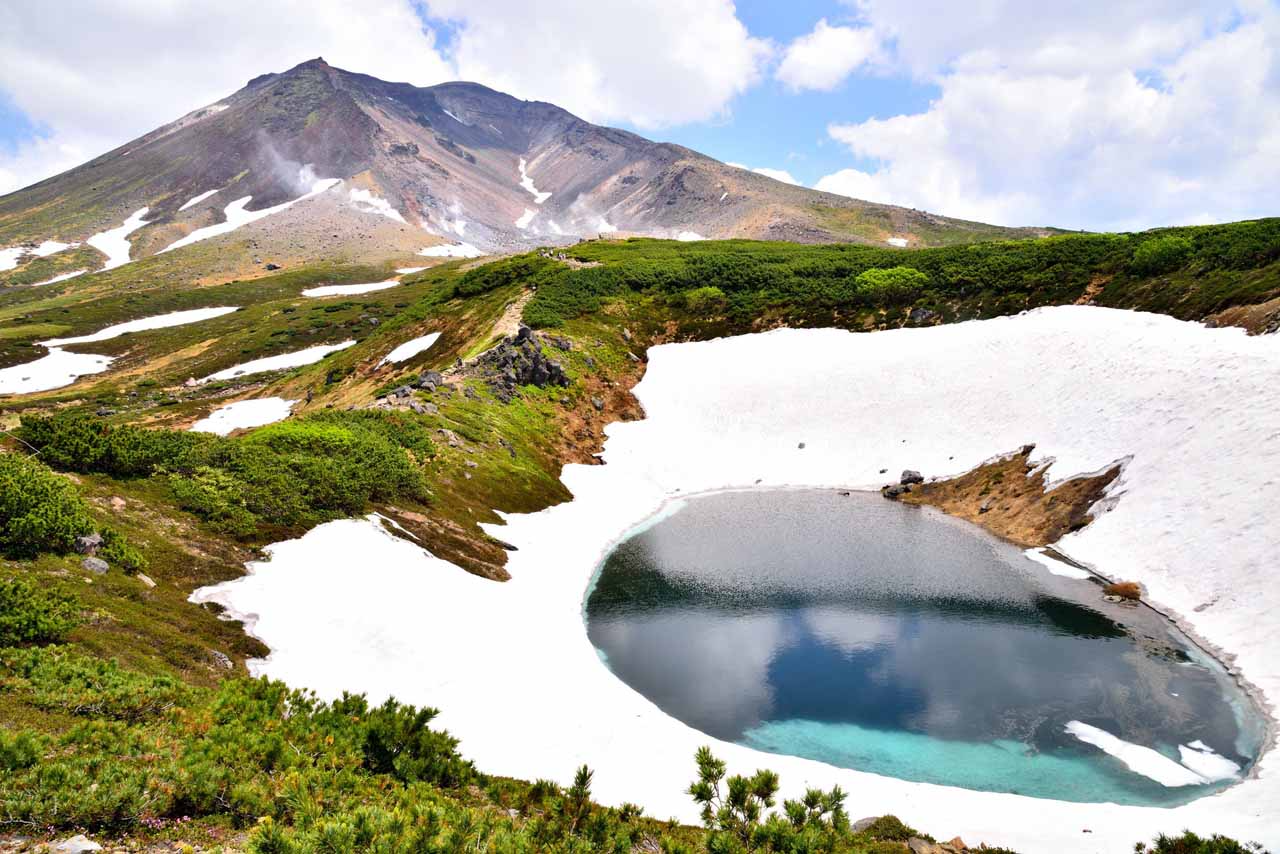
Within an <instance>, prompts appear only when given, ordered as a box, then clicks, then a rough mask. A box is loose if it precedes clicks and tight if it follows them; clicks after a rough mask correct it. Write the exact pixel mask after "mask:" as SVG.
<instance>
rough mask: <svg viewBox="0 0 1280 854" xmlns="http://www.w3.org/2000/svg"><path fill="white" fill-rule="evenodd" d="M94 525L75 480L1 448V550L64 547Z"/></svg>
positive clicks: (19, 552)
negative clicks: (72, 481)
mask: <svg viewBox="0 0 1280 854" xmlns="http://www.w3.org/2000/svg"><path fill="white" fill-rule="evenodd" d="M92 531H93V520H92V519H91V518H90V517H89V508H88V506H87V505H86V504H85V502H84V499H83V498H81V497H80V493H79V492H77V491H76V488H75V485H74V484H72V483H71V482H70V481H68V480H67V479H66V478H65V477H59V476H58V475H56V474H54V473H53V472H52V471H50V470H49V468H48V466H45V465H44V464H43V463H41V462H39V461H38V460H35V459H32V458H31V457H27V456H24V455H23V454H16V453H14V454H9V453H0V554H3V555H5V556H6V557H11V558H31V557H35V556H36V555H37V554H39V553H40V552H54V553H58V554H61V553H65V552H68V551H70V550H71V548H72V546H74V545H75V540H76V537H79V536H82V535H84V534H88V533H91V532H92Z"/></svg>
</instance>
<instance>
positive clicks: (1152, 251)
mask: <svg viewBox="0 0 1280 854" xmlns="http://www.w3.org/2000/svg"><path fill="white" fill-rule="evenodd" d="M1194 249H1195V246H1194V245H1193V244H1192V242H1191V241H1190V240H1188V239H1187V238H1185V237H1178V236H1176V235H1169V236H1167V237H1156V238H1152V239H1150V240H1146V241H1143V242H1142V243H1141V244H1139V246H1138V248H1137V249H1135V250H1134V251H1133V260H1132V261H1131V262H1130V263H1129V269H1131V270H1132V271H1133V272H1135V273H1137V274H1138V275H1140V276H1159V275H1163V274H1165V273H1172V272H1173V271H1174V270H1176V269H1178V268H1179V267H1181V266H1182V265H1183V264H1185V263H1186V262H1187V259H1188V258H1190V257H1191V253H1192V252H1193V251H1194Z"/></svg>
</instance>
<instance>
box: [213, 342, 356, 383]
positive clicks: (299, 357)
mask: <svg viewBox="0 0 1280 854" xmlns="http://www.w3.org/2000/svg"><path fill="white" fill-rule="evenodd" d="M355 343H356V342H355V341H343V342H342V343H341V344H317V345H316V346H314V347H308V348H307V349H305V350H294V351H293V352H292V353H281V354H279V355H277V356H267V357H265V358H262V359H254V360H253V361H252V362H245V363H244V364H243V365H236V366H235V367H232V368H227V369H226V370H225V371H218V372H217V373H216V374H210V375H209V376H207V377H205V378H204V379H202V380H200V382H202V383H207V382H209V381H211V380H230V379H235V378H236V377H247V376H248V375H250V374H262V373H266V372H267V371H280V370H284V369H285V368H300V367H302V366H303V365H310V364H313V363H315V362H318V361H320V360H321V359H323V358H324V357H325V356H327V355H329V354H330V353H336V352H338V351H339V350H345V349H347V348H348V347H350V346H351V345H353V344H355Z"/></svg>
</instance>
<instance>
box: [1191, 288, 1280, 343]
mask: <svg viewBox="0 0 1280 854" xmlns="http://www.w3.org/2000/svg"><path fill="white" fill-rule="evenodd" d="M1205 325H1207V326H1240V327H1243V328H1244V330H1245V331H1246V332H1248V333H1249V334H1250V335H1262V334H1265V333H1268V332H1276V331H1280V297H1276V298H1275V299H1270V300H1267V301H1266V302H1260V303H1258V304H1257V305H1238V306H1232V307H1231V308H1228V309H1224V310H1222V311H1220V312H1218V313H1217V314H1211V315H1209V316H1208V317H1206V318H1205Z"/></svg>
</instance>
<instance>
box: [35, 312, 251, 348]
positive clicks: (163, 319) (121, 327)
mask: <svg viewBox="0 0 1280 854" xmlns="http://www.w3.org/2000/svg"><path fill="white" fill-rule="evenodd" d="M237 308H238V307H237V306H234V305H222V306H214V307H212V308H193V309H188V310H187V311H171V312H169V313H167V314H157V315H155V316H154V317H142V318H139V319H138V320H128V321H125V322H124V323H116V324H112V325H111V326H108V327H106V328H104V329H99V330H98V331H97V332H92V333H90V334H88V335H78V336H76V337H75V338H50V339H49V340H48V341H41V342H40V343H41V344H44V345H46V346H49V347H67V346H70V345H72V344H91V343H93V342H95V341H109V340H110V339H112V338H119V337H120V336H121V335H127V334H128V333H130V332H146V331H147V330H149V329H168V328H169V327H171V326H184V325H186V324H188V323H197V322H199V321H201V320H211V319H212V318H215V317H221V316H222V315H224V314H230V313H231V312H233V311H236V310H237Z"/></svg>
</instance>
